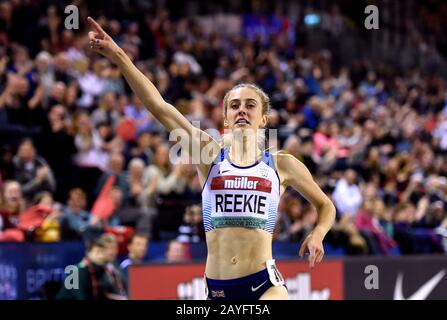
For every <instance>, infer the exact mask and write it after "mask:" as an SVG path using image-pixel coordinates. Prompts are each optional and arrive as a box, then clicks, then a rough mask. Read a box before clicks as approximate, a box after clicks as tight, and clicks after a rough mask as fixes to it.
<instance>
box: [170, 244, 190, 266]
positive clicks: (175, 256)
mask: <svg viewBox="0 0 447 320" xmlns="http://www.w3.org/2000/svg"><path fill="white" fill-rule="evenodd" d="M184 261H186V256H185V247H184V245H183V244H182V243H181V242H180V241H177V240H171V241H169V244H168V249H167V250H166V262H167V263H177V262H184Z"/></svg>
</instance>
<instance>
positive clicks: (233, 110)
mask: <svg viewBox="0 0 447 320" xmlns="http://www.w3.org/2000/svg"><path fill="white" fill-rule="evenodd" d="M267 120H268V119H267V115H263V114H262V102H261V98H260V97H259V95H258V94H257V93H256V91H254V90H253V89H250V88H244V87H242V88H238V89H235V90H232V91H231V92H230V95H229V97H228V106H227V111H226V114H225V125H226V127H227V128H230V129H238V128H239V129H248V128H251V129H252V130H254V131H256V130H257V129H258V128H263V127H265V126H266V124H267Z"/></svg>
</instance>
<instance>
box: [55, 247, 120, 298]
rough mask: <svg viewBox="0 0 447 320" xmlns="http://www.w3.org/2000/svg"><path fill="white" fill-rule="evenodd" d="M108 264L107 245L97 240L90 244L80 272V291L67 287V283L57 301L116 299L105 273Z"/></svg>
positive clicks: (79, 264)
mask: <svg viewBox="0 0 447 320" xmlns="http://www.w3.org/2000/svg"><path fill="white" fill-rule="evenodd" d="M106 264H107V252H106V244H105V243H104V241H102V240H101V239H97V240H95V241H93V242H92V243H90V244H88V246H87V252H86V255H85V257H84V259H82V261H81V262H80V263H78V264H77V265H76V267H77V270H78V284H79V289H77V290H73V288H70V287H66V285H65V281H64V283H63V285H62V286H61V289H60V291H59V293H58V294H57V296H56V299H57V300H109V299H112V298H114V297H115V295H114V294H113V289H112V287H113V286H112V284H111V283H110V282H109V277H108V276H107V273H106V271H105V266H106Z"/></svg>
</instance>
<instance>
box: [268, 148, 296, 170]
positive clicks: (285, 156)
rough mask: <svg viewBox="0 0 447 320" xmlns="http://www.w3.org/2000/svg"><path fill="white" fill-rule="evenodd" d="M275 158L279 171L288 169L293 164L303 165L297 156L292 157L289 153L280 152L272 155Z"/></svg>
mask: <svg viewBox="0 0 447 320" xmlns="http://www.w3.org/2000/svg"><path fill="white" fill-rule="evenodd" d="M272 156H273V158H274V159H275V161H276V164H277V167H278V169H280V168H282V167H284V166H286V167H288V166H289V165H290V164H291V163H297V162H298V163H300V164H303V163H302V162H301V161H300V160H299V159H297V158H296V157H295V156H293V155H291V154H290V153H288V152H287V151H284V150H278V151H275V152H273V153H272Z"/></svg>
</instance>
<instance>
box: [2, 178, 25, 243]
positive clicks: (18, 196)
mask: <svg viewBox="0 0 447 320" xmlns="http://www.w3.org/2000/svg"><path fill="white" fill-rule="evenodd" d="M24 209H25V200H24V199H23V197H22V189H21V187H20V184H19V183H18V182H17V181H12V180H9V181H5V183H4V184H3V186H2V192H1V198H0V241H11V240H13V241H23V240H24V235H23V233H22V232H17V230H16V228H17V226H18V223H19V215H20V214H21V213H22V212H23V211H24ZM8 230H9V231H8ZM7 231H8V232H7Z"/></svg>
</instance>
